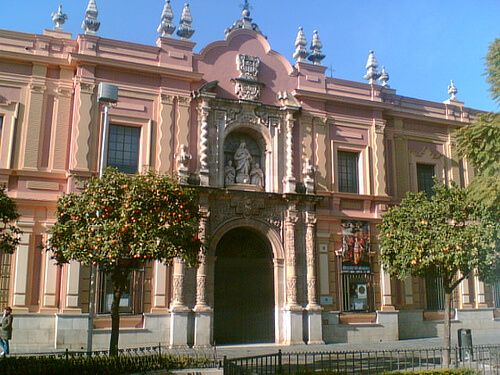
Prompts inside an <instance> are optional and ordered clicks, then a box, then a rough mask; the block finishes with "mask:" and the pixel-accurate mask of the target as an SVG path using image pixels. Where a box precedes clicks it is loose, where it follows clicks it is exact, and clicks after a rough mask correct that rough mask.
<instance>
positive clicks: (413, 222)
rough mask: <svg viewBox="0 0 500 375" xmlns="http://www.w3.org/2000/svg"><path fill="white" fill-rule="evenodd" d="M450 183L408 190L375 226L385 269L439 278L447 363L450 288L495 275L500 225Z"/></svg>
mask: <svg viewBox="0 0 500 375" xmlns="http://www.w3.org/2000/svg"><path fill="white" fill-rule="evenodd" d="M469 195H470V192H469V191H468V190H466V189H462V188H460V187H458V186H456V184H454V183H452V185H451V186H450V187H447V186H445V185H442V184H439V183H437V182H435V185H434V194H433V195H432V196H430V197H428V196H427V195H426V194H425V193H423V192H420V193H408V194H407V196H406V197H405V198H404V199H403V200H402V201H401V204H400V205H399V206H394V207H392V208H391V209H389V211H388V212H387V213H386V214H384V216H383V217H382V224H380V225H379V229H380V233H379V241H380V249H381V254H380V256H381V261H382V266H383V267H384V269H385V270H386V271H387V272H388V273H389V274H390V275H391V276H394V277H397V278H398V279H401V280H404V279H405V278H406V277H408V276H410V275H412V276H420V277H425V276H433V277H439V278H441V279H442V280H443V287H444V295H445V306H444V308H445V311H444V313H445V315H444V335H443V346H444V348H445V349H447V350H445V351H444V358H443V360H444V362H445V364H449V349H450V346H451V345H450V344H451V343H450V307H451V294H452V292H453V290H454V289H455V288H456V287H457V286H458V285H459V284H460V282H461V281H462V280H463V279H465V278H466V277H467V276H468V275H469V274H471V272H477V274H478V275H479V277H480V278H481V279H482V280H485V281H492V280H495V279H498V277H500V275H499V274H498V264H499V262H500V261H499V254H498V250H497V249H498V242H499V239H498V225H497V223H496V221H495V220H494V219H493V218H492V215H491V211H490V210H488V209H487V208H485V207H484V206H482V205H480V204H478V203H477V201H475V200H472V199H471V198H470V196H469Z"/></svg>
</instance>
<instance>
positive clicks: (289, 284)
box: [286, 277, 297, 304]
mask: <svg viewBox="0 0 500 375" xmlns="http://www.w3.org/2000/svg"><path fill="white" fill-rule="evenodd" d="M286 289H287V290H286V295H287V300H288V303H289V304H296V303H297V278H296V277H289V278H288V280H287V281H286Z"/></svg>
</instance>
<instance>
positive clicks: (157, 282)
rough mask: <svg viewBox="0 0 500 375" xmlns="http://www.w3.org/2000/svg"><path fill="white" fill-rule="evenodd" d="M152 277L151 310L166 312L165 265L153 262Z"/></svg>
mask: <svg viewBox="0 0 500 375" xmlns="http://www.w3.org/2000/svg"><path fill="white" fill-rule="evenodd" d="M153 267H154V279H153V288H154V289H153V293H154V294H153V308H152V312H155V313H156V312H167V311H168V301H167V265H166V264H164V263H163V262H159V261H156V262H154V266H153Z"/></svg>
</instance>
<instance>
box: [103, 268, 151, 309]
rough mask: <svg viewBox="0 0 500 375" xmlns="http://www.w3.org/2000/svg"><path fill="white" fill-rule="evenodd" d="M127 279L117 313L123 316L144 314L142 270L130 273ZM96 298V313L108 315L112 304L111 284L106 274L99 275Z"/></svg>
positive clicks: (109, 277)
mask: <svg viewBox="0 0 500 375" xmlns="http://www.w3.org/2000/svg"><path fill="white" fill-rule="evenodd" d="M128 278H129V282H128V284H127V286H126V288H125V290H124V291H123V293H122V297H121V299H120V307H119V311H120V313H125V314H142V313H143V312H144V299H143V293H144V269H143V268H141V269H137V270H133V271H131V272H130V274H129V276H128ZM98 296H99V300H98V308H97V311H98V313H99V314H110V313H111V304H112V303H113V283H112V281H111V275H110V274H108V273H104V272H100V273H99V291H98Z"/></svg>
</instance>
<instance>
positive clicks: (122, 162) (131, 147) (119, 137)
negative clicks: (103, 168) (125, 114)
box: [107, 125, 141, 174]
mask: <svg viewBox="0 0 500 375" xmlns="http://www.w3.org/2000/svg"><path fill="white" fill-rule="evenodd" d="M140 137H141V129H140V128H137V127H133V126H121V125H110V127H109V142H108V163H107V165H108V166H110V167H115V168H116V169H118V170H119V171H121V172H124V173H130V174H133V173H137V171H138V169H139V140H140Z"/></svg>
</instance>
